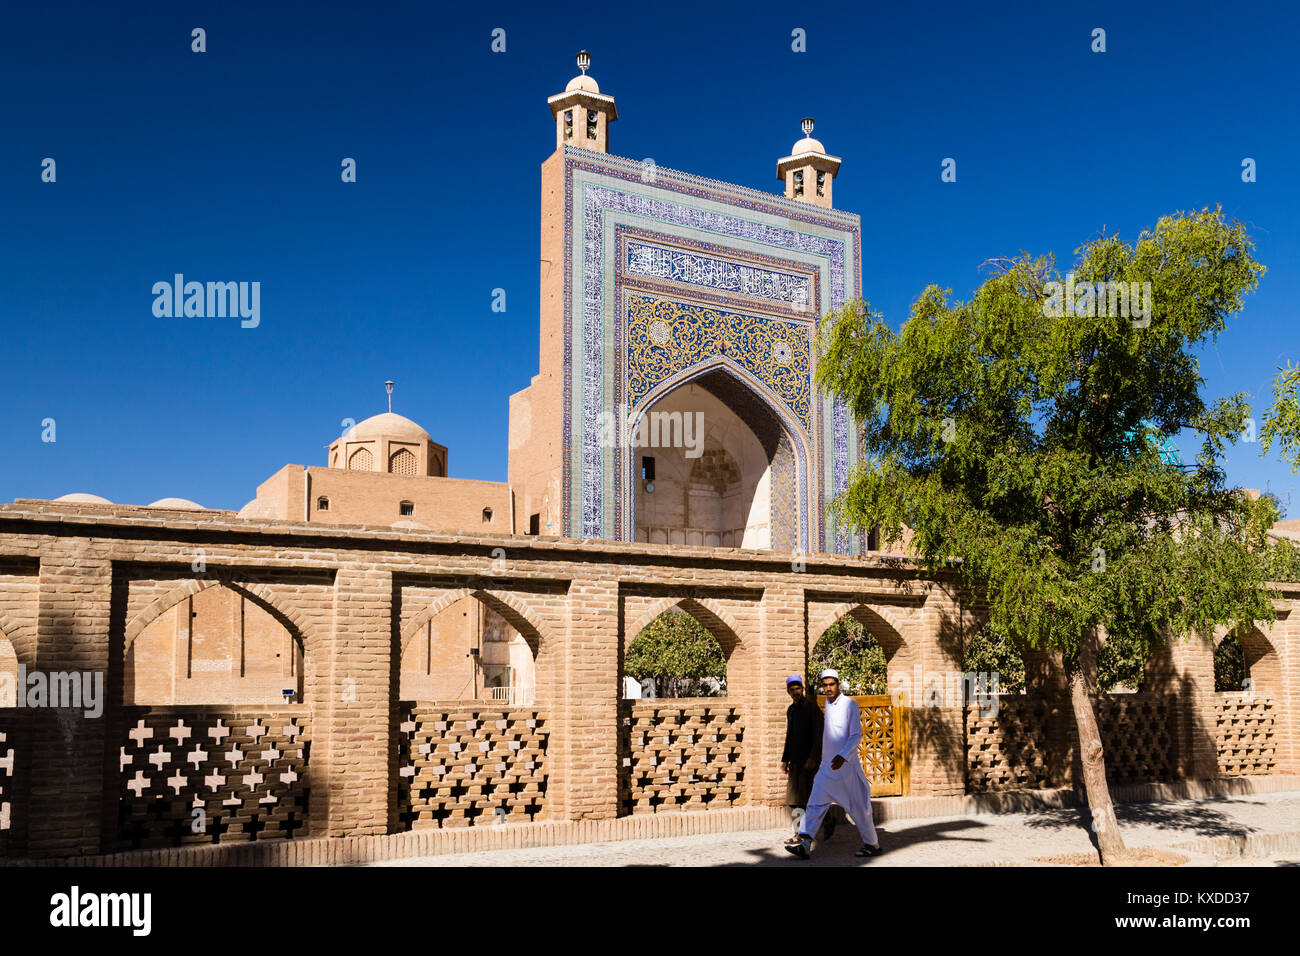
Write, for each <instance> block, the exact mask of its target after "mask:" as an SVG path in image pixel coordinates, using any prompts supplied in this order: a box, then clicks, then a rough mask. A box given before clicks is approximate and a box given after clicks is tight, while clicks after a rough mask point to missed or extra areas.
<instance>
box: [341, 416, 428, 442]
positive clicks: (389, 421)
mask: <svg viewBox="0 0 1300 956" xmlns="http://www.w3.org/2000/svg"><path fill="white" fill-rule="evenodd" d="M347 437H348V438H349V439H351V440H354V441H355V440H356V439H358V438H380V437H383V438H402V439H405V440H407V441H430V440H431V439H430V438H429V433H428V432H426V431H425V430H424V429H423V428H421V427H420V426H419V425H417V424H416V423H415V422H413V421H411V420H410V419H409V418H404V417H402V416H401V415H397V414H395V413H393V412H383V413H381V414H379V415H373V416H371V417H370V418H367V419H366V420H365V421H363V422H357V423H356V424H355V425H353V426H352V430H351V431H349V432H348V434H347Z"/></svg>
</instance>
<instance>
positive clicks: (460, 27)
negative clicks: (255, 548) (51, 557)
mask: <svg viewBox="0 0 1300 956" xmlns="http://www.w3.org/2000/svg"><path fill="white" fill-rule="evenodd" d="M110 6H121V7H125V8H127V11H128V12H125V13H122V12H117V11H114V10H110V9H109V8H110ZM372 6H380V7H382V10H380V11H376V10H374V9H371V7H372ZM842 6H843V9H842V10H840V9H837V8H836V7H837V5H836V4H829V3H828V4H826V5H824V6H819V5H815V4H814V5H811V6H809V5H792V4H772V5H764V4H762V3H739V4H732V5H723V4H674V3H671V2H667V3H653V4H640V3H626V4H618V5H615V6H611V7H609V8H604V7H600V6H595V5H590V4H577V3H575V4H570V5H566V4H564V3H544V4H518V5H503V4H470V5H462V4H446V3H440V2H433V0H425V2H418V3H384V4H377V5H369V4H364V3H347V4H335V3H293V4H289V3H277V2H274V0H267V2H264V3H263V2H258V3H228V2H222V3H187V2H176V0H173V2H166V3H129V4H120V5H117V4H114V5H109V4H101V3H86V4H69V3H60V2H40V3H37V2H15V0H10V2H9V3H7V4H6V5H5V8H4V11H3V17H2V18H0V85H2V88H0V243H2V246H0V249H2V251H3V255H2V256H0V322H2V323H3V338H2V339H0V341H3V349H4V355H5V356H6V359H7V360H6V361H5V363H4V392H5V396H6V405H7V409H6V414H4V415H3V416H0V440H2V441H3V447H4V449H5V454H4V455H3V456H0V500H4V501H8V500H11V499H12V498H15V497H40V498H45V497H56V496H58V495H61V494H65V493H67V492H72V491H90V492H95V493H98V494H101V495H104V496H105V497H107V498H110V499H111V500H113V501H117V502H125V503H132V504H145V503H148V502H150V501H153V500H154V499H156V498H160V497H163V496H167V495H176V496H180V497H186V498H192V499H194V500H196V501H198V502H200V503H201V504H204V505H207V506H209V507H224V508H238V507H240V506H241V505H243V504H244V503H245V502H246V501H248V500H249V499H250V498H252V497H253V495H254V492H255V489H256V486H257V484H258V483H259V482H261V481H262V480H263V479H264V478H266V477H267V476H268V475H270V474H272V473H273V472H274V471H276V470H277V469H278V468H279V467H280V466H282V465H284V464H286V463H289V462H293V463H297V464H320V465H323V464H324V463H325V452H324V446H325V445H326V444H327V443H328V442H329V441H330V440H331V439H332V438H333V437H335V436H336V435H337V434H338V433H339V431H340V422H341V421H342V420H343V419H344V418H349V417H350V418H354V419H358V420H359V419H361V418H363V417H366V416H368V415H371V414H374V413H376V412H379V411H382V410H383V408H384V401H385V400H384V394H383V385H382V383H383V381H384V380H385V379H390V378H391V379H394V380H396V381H397V383H398V385H397V391H396V395H395V400H394V406H393V407H394V410H395V411H398V412H400V413H402V414H404V415H407V416H409V417H411V418H413V419H415V420H416V421H418V422H420V423H421V424H422V425H424V426H425V427H426V428H427V429H428V430H429V431H430V433H431V434H432V435H433V438H434V439H435V440H436V441H439V442H442V443H443V444H445V445H447V446H449V448H450V449H451V452H450V458H451V462H450V464H451V473H452V474H453V475H454V476H458V477H465V478H484V479H494V480H504V478H505V473H506V426H507V408H508V406H507V402H508V396H509V394H510V393H511V392H513V391H516V390H518V389H520V388H523V387H524V386H526V385H527V384H528V381H529V379H530V377H531V376H532V375H534V374H535V373H536V372H537V299H538V290H537V279H538V265H537V259H538V207H539V174H538V165H539V164H540V163H541V161H542V160H543V159H545V158H546V156H547V155H548V154H549V153H550V152H551V151H552V150H553V148H554V143H555V137H554V129H553V125H552V120H551V116H550V112H549V111H548V109H547V107H546V97H547V96H548V95H549V94H551V93H555V92H559V91H560V90H562V89H563V88H564V84H565V83H566V82H567V81H568V79H569V78H570V77H571V76H572V75H573V74H574V72H575V67H574V63H573V54H574V53H575V52H576V51H577V50H578V49H579V48H582V47H586V48H587V49H589V50H590V51H591V52H592V55H593V60H594V62H593V65H592V70H591V73H592V75H593V76H595V77H596V78H597V79H598V80H599V82H600V84H601V87H602V89H603V90H604V91H605V92H608V93H611V94H613V95H615V96H616V97H617V98H618V106H619V114H620V117H621V118H620V119H619V121H618V122H617V123H616V124H614V126H613V127H612V146H613V152H615V153H617V154H619V155H622V156H628V157H631V158H633V159H643V158H646V157H651V158H653V159H654V160H655V162H656V163H657V164H658V165H660V166H666V167H671V168H675V169H681V170H686V171H688V172H692V173H697V174H700V175H704V176H709V177H712V178H715V179H721V180H725V181H729V182H734V183H740V184H742V185H746V186H752V187H756V188H758V189H763V190H769V191H772V192H776V191H777V189H778V188H779V184H778V183H777V181H776V179H775V163H776V160H777V158H778V157H780V156H783V155H785V154H786V152H787V151H788V150H789V147H790V145H791V143H792V142H794V140H796V139H798V138H799V136H800V135H801V134H800V132H799V128H798V121H799V119H800V117H802V116H805V115H812V116H814V117H816V119H817V132H816V135H817V136H818V137H819V138H821V139H822V140H823V142H825V144H826V147H827V149H828V150H829V151H830V152H832V153H835V154H837V155H839V156H842V157H843V158H844V166H843V168H842V170H841V173H840V177H839V179H838V180H837V181H836V184H835V200H836V205H837V206H839V207H841V208H844V209H849V210H853V211H855V212H858V213H860V214H861V216H862V221H863V233H864V235H863V244H864V250H863V279H864V284H865V289H866V294H867V297H868V298H869V299H870V301H871V303H872V306H873V307H874V308H876V309H879V310H881V311H883V312H884V313H885V315H886V317H887V318H888V320H889V321H890V322H891V323H893V324H895V325H897V324H898V323H900V322H901V321H902V320H903V319H904V318H905V317H906V315H907V311H908V308H909V306H910V304H911V302H912V301H913V299H914V298H915V297H916V295H917V293H919V292H920V290H921V289H922V288H923V287H924V286H925V285H926V284H927V283H930V282H935V283H938V284H940V285H944V286H950V287H951V288H952V289H953V290H954V293H955V295H957V296H958V297H964V296H966V295H967V294H969V292H970V291H971V290H972V289H973V288H974V287H975V286H977V285H978V284H979V282H980V281H981V280H982V278H984V277H985V276H986V275H987V273H985V272H981V271H980V268H979V267H980V264H981V263H982V262H984V261H985V260H987V259H989V258H992V257H995V256H1003V255H1014V254H1016V253H1017V252H1018V251H1020V250H1021V249H1024V250H1028V251H1030V252H1033V253H1044V252H1055V253H1056V254H1057V256H1058V261H1060V262H1062V263H1064V262H1067V261H1068V260H1069V259H1070V257H1071V254H1072V250H1073V249H1074V248H1075V247H1077V246H1078V245H1079V244H1080V243H1081V242H1082V241H1084V240H1086V239H1087V238H1089V237H1091V236H1093V235H1094V234H1096V233H1098V232H1099V231H1100V230H1102V229H1103V228H1105V229H1106V230H1107V231H1111V232H1115V231H1118V232H1119V233H1120V234H1121V235H1122V236H1126V237H1130V238H1132V237H1134V236H1136V234H1137V233H1138V231H1139V230H1141V229H1142V228H1144V227H1146V226H1149V225H1151V224H1152V223H1154V221H1155V220H1156V218H1157V217H1158V216H1160V215H1161V214H1163V213H1168V212H1174V211H1177V210H1180V209H1190V208H1198V207H1201V206H1204V205H1207V204H1209V205H1213V204H1215V203H1222V205H1223V207H1224V210H1225V212H1226V213H1227V214H1228V215H1229V216H1232V217H1236V218H1239V219H1241V220H1243V221H1245V222H1246V223H1247V224H1248V225H1249V228H1250V231H1251V233H1252V235H1253V236H1254V238H1255V240H1256V242H1257V243H1258V248H1257V252H1258V255H1259V256H1260V258H1261V259H1262V260H1263V261H1264V262H1265V263H1266V264H1267V265H1268V266H1269V268H1270V272H1269V273H1268V275H1267V276H1265V278H1264V280H1263V282H1262V284H1261V286H1260V289H1259V291H1258V292H1257V293H1256V294H1255V295H1254V296H1252V297H1251V298H1250V299H1249V300H1248V301H1247V306H1246V310H1245V311H1244V312H1243V313H1242V314H1240V315H1238V316H1237V317H1236V318H1235V319H1234V320H1233V321H1232V322H1231V324H1230V326H1229V330H1228V332H1227V333H1226V334H1225V335H1224V336H1223V337H1222V338H1221V339H1220V340H1219V342H1218V343H1217V345H1216V346H1215V347H1213V348H1211V349H1209V350H1207V352H1206V353H1205V355H1204V359H1203V370H1204V374H1205V377H1206V379H1207V381H1208V386H1209V387H1208V392H1209V393H1210V394H1221V393H1227V392H1233V391H1238V390H1241V391H1246V392H1250V393H1253V394H1254V395H1255V396H1256V398H1257V399H1263V398H1265V397H1266V396H1267V394H1268V393H1267V386H1268V384H1269V382H1270V381H1271V378H1272V375H1273V371H1274V368H1275V367H1276V366H1277V365H1278V364H1279V363H1280V362H1281V361H1282V360H1283V359H1285V358H1287V357H1290V358H1292V359H1300V332H1298V331H1297V318H1296V302H1297V300H1300V279H1298V278H1297V274H1296V268H1295V266H1296V261H1297V256H1298V254H1300V176H1297V171H1296V167H1297V163H1298V162H1300V131H1298V128H1297V125H1296V121H1295V117H1296V102H1297V99H1298V96H1297V94H1298V93H1300V82H1297V75H1298V73H1300V70H1298V68H1297V62H1296V57H1295V53H1294V44H1295V41H1296V37H1297V36H1300V13H1298V12H1297V11H1298V9H1300V5H1297V4H1294V3H1287V4H1268V3H1255V4H1251V5H1250V6H1249V7H1242V6H1240V5H1223V4H1209V3H1179V4H1170V3H1165V4H1153V5H1151V6H1150V7H1147V5H1145V4H1140V3H1132V2H1126V3H1114V4H1110V3H1107V4H1092V5H1085V4H1077V5H1070V6H1069V7H1068V8H1063V9H1059V10H1058V9H1055V7H1056V6H1057V5H1055V4H1044V3H1041V2H1040V3H1023V4H1017V3H999V4H991V5H990V4H970V3H952V4H950V5H948V6H947V8H945V7H944V5H910V4H899V5H889V7H888V8H883V9H873V8H876V7H878V6H879V5H866V4H857V3H855V4H847V3H846V4H843V5H842ZM895 6H896V7H897V9H895ZM194 27H203V28H205V29H206V31H207V46H208V50H207V52H206V53H203V54H195V53H192V52H191V51H190V43H191V41H190V31H191V29H192V28H194ZM496 27H502V28H504V29H505V30H506V43H507V50H506V52H505V53H504V54H494V53H493V52H491V49H490V44H491V31H492V30H493V29H494V28H496ZM796 27H799V28H803V29H805V30H806V31H807V47H808V49H807V52H806V53H795V52H792V50H791V31H792V30H793V29H794V28H796ZM1094 27H1103V28H1104V29H1105V30H1106V31H1107V52H1106V53H1104V54H1094V53H1092V52H1091V50H1090V45H1091V31H1092V29H1093V28H1094ZM1247 156H1249V157H1253V158H1254V159H1255V160H1256V161H1257V163H1258V181H1257V182H1255V183H1251V184H1246V183H1243V182H1242V181H1241V161H1242V159H1243V157H1247ZM45 157H52V158H54V159H55V160H56V162H57V176H58V180H57V182H56V183H54V184H45V183H42V182H41V181H40V172H41V168H40V164H41V161H42V159H43V158H45ZM343 157H354V158H355V159H356V160H357V163H358V182H356V183H355V184H344V183H342V182H340V177H339V172H340V162H341V160H342V159H343ZM944 157H954V158H956V160H957V164H958V165H957V172H958V179H957V182H956V183H955V184H944V183H941V182H940V177H939V173H940V162H941V160H942V159H943V158H944ZM177 272H181V273H184V274H185V275H186V276H187V277H188V278H191V279H198V280H203V281H206V280H214V281H216V280H221V281H227V280H236V281H237V280H244V281H259V282H260V283H261V286H262V298H261V325H260V326H259V327H258V328H256V329H242V328H240V325H239V322H238V320H233V319H197V318H189V319H185V318H181V319H175V318H172V319H167V318H156V317H155V316H154V315H153V312H152V304H153V295H152V293H151V291H150V290H151V287H152V285H153V284H154V283H155V282H158V281H163V280H168V281H169V280H170V279H171V277H172V275H173V274H174V273H177ZM494 288H504V289H505V290H506V292H507V311H506V312H505V313H504V314H502V313H496V312H493V311H491V297H492V290H493V289H494ZM1257 407H1262V405H1259V404H1257ZM45 418H53V419H55V421H56V423H57V441H56V442H55V443H53V444H49V443H44V442H42V441H41V431H42V429H41V422H42V420H43V419H45ZM1186 450H1188V449H1185V451H1186ZM1229 477H1230V478H1231V479H1232V480H1233V481H1234V482H1235V483H1237V484H1240V485H1243V486H1247V487H1258V488H1265V489H1270V490H1273V491H1275V492H1277V493H1279V494H1280V495H1282V496H1283V499H1284V503H1285V504H1286V505H1287V506H1288V508H1289V511H1290V513H1291V515H1293V516H1294V515H1296V514H1300V496H1292V497H1291V498H1290V499H1288V498H1287V496H1288V494H1289V493H1290V492H1291V490H1292V489H1293V488H1295V487H1296V486H1297V484H1298V480H1297V478H1296V476H1293V475H1291V474H1290V472H1289V470H1288V469H1287V468H1286V467H1285V466H1284V465H1283V464H1282V463H1280V461H1279V460H1278V459H1277V458H1276V457H1275V456H1274V457H1272V458H1269V459H1263V458H1261V457H1260V455H1259V446H1258V445H1241V446H1238V447H1237V449H1236V450H1234V451H1233V452H1232V454H1231V458H1230V460H1229Z"/></svg>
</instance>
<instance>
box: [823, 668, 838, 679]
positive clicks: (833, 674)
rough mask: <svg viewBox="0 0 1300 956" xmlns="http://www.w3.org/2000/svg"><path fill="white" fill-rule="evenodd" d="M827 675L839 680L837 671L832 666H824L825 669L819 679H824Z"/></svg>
mask: <svg viewBox="0 0 1300 956" xmlns="http://www.w3.org/2000/svg"><path fill="white" fill-rule="evenodd" d="M828 677H830V678H832V679H834V680H839V679H840V675H839V672H838V671H835V670H834V669H832V668H830V667H828V668H826V670H824V671H822V677H821V679H822V680H825V679H826V678H828Z"/></svg>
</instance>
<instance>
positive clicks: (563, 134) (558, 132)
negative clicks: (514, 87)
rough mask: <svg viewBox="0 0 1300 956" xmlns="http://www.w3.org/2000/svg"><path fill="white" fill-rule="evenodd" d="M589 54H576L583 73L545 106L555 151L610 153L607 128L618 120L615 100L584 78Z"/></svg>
mask: <svg viewBox="0 0 1300 956" xmlns="http://www.w3.org/2000/svg"><path fill="white" fill-rule="evenodd" d="M590 67H591V54H590V53H588V52H587V51H586V50H583V51H582V52H581V53H579V54H578V69H579V70H581V71H582V72H581V73H579V74H578V75H577V76H575V77H574V78H573V79H571V80H570V81H569V85H568V86H566V87H565V88H564V92H563V93H556V94H555V95H554V96H552V97H549V98H548V99H547V100H546V102H547V105H549V106H550V107H551V115H552V116H554V117H555V148H556V149H561V148H563V147H565V146H580V147H582V148H583V149H591V150H595V151H596V152H598V153H608V152H609V124H610V123H612V122H614V120H616V119H618V108H617V107H616V106H615V105H614V97H612V96H606V95H605V94H604V93H601V92H600V85H599V84H598V83H597V82H596V81H595V80H594V79H592V78H591V77H590V76H588V75H587V70H588V69H589V68H590Z"/></svg>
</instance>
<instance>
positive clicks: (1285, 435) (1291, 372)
mask: <svg viewBox="0 0 1300 956" xmlns="http://www.w3.org/2000/svg"><path fill="white" fill-rule="evenodd" d="M1274 439H1277V442H1278V445H1279V446H1280V448H1279V450H1280V451H1281V453H1282V458H1283V459H1285V460H1286V461H1287V462H1289V463H1290V465H1291V470H1292V471H1300V365H1296V366H1293V365H1292V364H1291V363H1290V362H1287V363H1286V368H1279V369H1278V370H1277V378H1276V379H1275V380H1274V382H1273V404H1272V405H1270V406H1269V408H1268V410H1267V411H1265V412H1264V426H1263V427H1262V428H1261V429H1260V430H1259V440H1260V444H1261V445H1263V446H1264V448H1263V450H1264V451H1266V452H1267V451H1268V450H1269V449H1271V448H1272V447H1273V440H1274Z"/></svg>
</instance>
